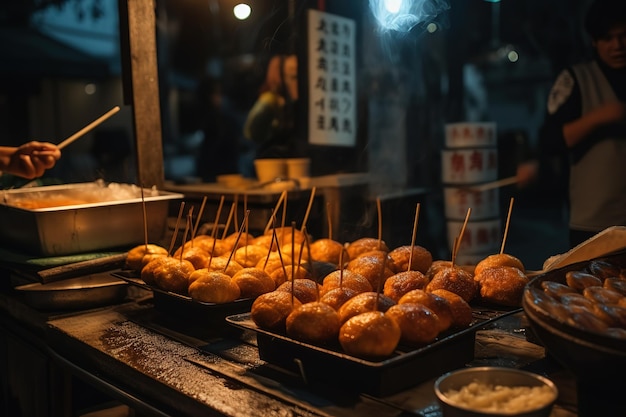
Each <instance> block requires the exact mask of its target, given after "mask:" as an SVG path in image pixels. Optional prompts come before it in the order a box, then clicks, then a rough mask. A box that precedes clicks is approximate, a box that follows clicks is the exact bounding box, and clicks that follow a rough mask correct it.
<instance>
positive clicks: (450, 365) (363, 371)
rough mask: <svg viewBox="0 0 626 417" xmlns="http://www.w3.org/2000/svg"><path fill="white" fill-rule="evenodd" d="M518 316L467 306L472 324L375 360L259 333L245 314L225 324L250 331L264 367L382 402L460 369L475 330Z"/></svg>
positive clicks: (468, 358) (469, 358) (470, 356)
mask: <svg viewBox="0 0 626 417" xmlns="http://www.w3.org/2000/svg"><path fill="white" fill-rule="evenodd" d="M519 311H521V309H520V308H518V309H507V310H499V309H493V308H491V307H486V308H480V307H473V315H474V320H473V322H472V325H471V326H470V327H468V328H466V329H462V330H454V331H448V332H445V333H444V334H442V335H440V337H439V338H438V339H437V340H435V341H434V342H433V343H430V344H428V345H426V346H423V347H419V348H411V347H408V346H402V345H400V346H398V348H397V349H396V352H394V354H393V355H392V356H391V357H389V358H387V359H384V360H381V361H370V360H365V359H361V358H357V357H354V356H351V355H347V354H345V353H343V352H342V351H341V348H340V347H339V346H331V347H320V346H315V345H311V344H308V343H303V342H300V341H297V340H294V339H292V338H289V337H287V336H286V335H284V334H279V333H275V332H271V331H267V330H264V329H261V328H259V327H258V326H257V325H256V324H255V323H254V321H252V319H251V317H250V313H245V314H239V315H234V316H229V317H226V321H227V322H228V323H229V324H231V325H233V326H235V327H239V328H242V329H245V330H251V331H254V332H256V335H257V344H258V347H259V356H260V358H261V359H263V360H264V361H266V362H268V363H271V364H275V365H278V366H280V367H283V368H285V369H288V370H290V371H293V372H296V373H298V374H300V375H302V377H303V378H304V379H305V380H306V381H308V382H317V383H322V384H324V385H333V386H339V387H341V388H342V389H348V388H350V389H352V390H354V391H358V392H363V393H366V394H370V395H374V396H377V397H382V396H387V395H391V394H395V393H397V392H399V391H402V390H404V389H407V388H410V387H412V386H415V385H417V384H419V383H422V382H424V381H427V380H428V379H430V378H434V377H436V376H438V375H441V374H443V373H445V372H448V371H451V370H453V369H457V368H461V367H463V366H465V365H466V364H467V363H468V362H471V361H472V359H474V344H475V339H476V331H477V330H478V329H480V328H482V327H484V326H485V325H487V324H488V323H490V322H492V321H495V320H497V319H500V318H502V317H504V316H507V315H509V314H513V313H517V312H519ZM337 345H338V343H337Z"/></svg>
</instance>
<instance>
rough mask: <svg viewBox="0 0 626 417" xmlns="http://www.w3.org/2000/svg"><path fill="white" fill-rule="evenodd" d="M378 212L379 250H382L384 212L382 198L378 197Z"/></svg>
mask: <svg viewBox="0 0 626 417" xmlns="http://www.w3.org/2000/svg"><path fill="white" fill-rule="evenodd" d="M376 211H377V212H378V249H380V248H381V246H382V242H383V210H382V207H381V203H380V197H376Z"/></svg>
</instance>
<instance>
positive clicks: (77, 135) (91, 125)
mask: <svg viewBox="0 0 626 417" xmlns="http://www.w3.org/2000/svg"><path fill="white" fill-rule="evenodd" d="M118 111H120V106H115V107H113V108H112V109H111V110H109V111H108V112H106V113H104V114H103V115H102V116H100V117H98V118H97V119H96V120H94V121H93V122H91V123H89V124H88V125H87V126H85V127H83V128H82V129H80V130H79V131H78V132H76V133H74V134H73V135H72V136H70V137H69V138H67V139H65V140H64V141H63V142H61V143H59V144H58V145H57V146H58V147H59V149H63V148H65V147H66V146H67V145H69V144H70V143H72V142H74V141H75V140H76V139H78V138H80V137H81V136H83V135H84V134H85V133H87V132H89V131H90V130H91V129H93V128H94V127H96V126H98V125H99V124H100V123H102V122H104V121H105V120H106V119H108V118H109V117H111V116H113V115H114V114H115V113H117V112H118Z"/></svg>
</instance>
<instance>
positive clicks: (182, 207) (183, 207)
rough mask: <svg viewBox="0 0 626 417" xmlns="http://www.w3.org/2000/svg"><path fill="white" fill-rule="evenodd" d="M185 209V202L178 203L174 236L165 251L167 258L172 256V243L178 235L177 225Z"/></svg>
mask: <svg viewBox="0 0 626 417" xmlns="http://www.w3.org/2000/svg"><path fill="white" fill-rule="evenodd" d="M184 209H185V202H184V201H183V202H182V203H180V209H179V210H178V217H177V218H176V226H175V227H174V234H173V235H172V240H171V241H170V247H169V249H168V251H167V253H168V255H169V256H172V250H174V243H175V242H176V235H177V234H178V225H179V224H180V218H181V217H182V215H183V210H184Z"/></svg>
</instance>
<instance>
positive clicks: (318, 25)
mask: <svg viewBox="0 0 626 417" xmlns="http://www.w3.org/2000/svg"><path fill="white" fill-rule="evenodd" d="M308 35H309V45H308V48H309V51H308V58H309V67H308V73H309V143H311V144H314V145H336V146H354V145H355V143H356V82H355V63H356V61H355V24H354V21H352V20H350V19H347V18H345V17H341V16H336V15H332V14H328V13H324V12H320V11H319V10H309V14H308Z"/></svg>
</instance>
